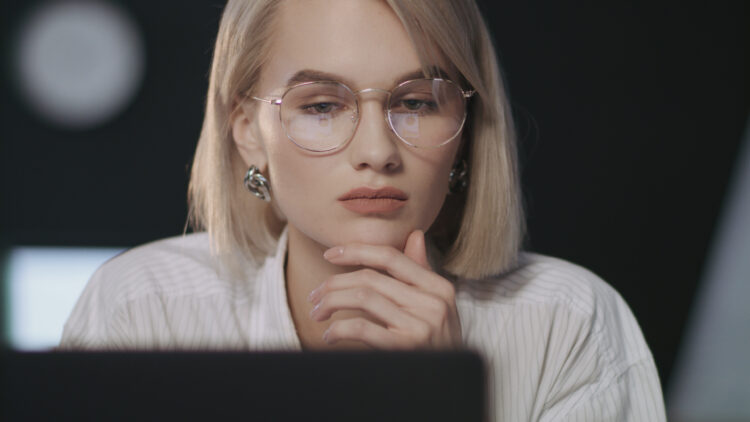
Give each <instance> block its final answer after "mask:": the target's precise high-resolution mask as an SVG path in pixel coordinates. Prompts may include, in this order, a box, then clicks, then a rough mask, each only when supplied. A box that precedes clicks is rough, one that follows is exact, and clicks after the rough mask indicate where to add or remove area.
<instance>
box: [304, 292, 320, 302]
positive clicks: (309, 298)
mask: <svg viewBox="0 0 750 422" xmlns="http://www.w3.org/2000/svg"><path fill="white" fill-rule="evenodd" d="M317 292H318V289H315V290H313V291H311V292H310V294H309V295H307V301H308V302H310V303H312V301H313V299H315V293H317Z"/></svg>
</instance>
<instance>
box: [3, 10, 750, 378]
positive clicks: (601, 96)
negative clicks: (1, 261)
mask: <svg viewBox="0 0 750 422" xmlns="http://www.w3.org/2000/svg"><path fill="white" fill-rule="evenodd" d="M37 3H38V2H35V1H28V2H3V3H2V4H1V5H0V8H1V9H0V19H1V22H2V31H3V61H2V64H3V77H2V86H1V87H0V88H1V89H2V91H1V92H2V97H1V99H0V101H1V103H0V104H1V106H2V121H1V122H0V124H1V127H2V138H1V139H2V140H1V141H0V165H1V166H2V179H0V180H1V183H2V184H1V185H0V198H2V199H1V200H0V201H2V202H1V204H2V205H1V206H0V242H1V244H0V247H10V246H11V245H61V246H62V245H101V246H133V245H136V244H139V243H143V242H147V241H150V240H153V239H157V238H160V237H165V236H173V235H177V234H179V233H181V232H182V230H183V227H184V222H185V216H186V205H185V202H186V194H185V192H186V188H187V182H188V170H189V166H190V162H191V159H192V155H193V151H194V148H195V144H196V141H197V139H198V135H199V131H200V125H201V120H202V115H203V105H204V96H205V93H206V89H207V73H208V68H209V63H210V53H211V49H212V46H213V39H214V37H215V35H216V31H217V28H218V22H219V17H220V13H221V9H222V7H223V2H220V1H217V0H210V1H209V0H206V1H184V2H182V1H181V2H175V1H172V2H161V1H159V2H154V1H150V0H132V1H127V2H124V1H123V2H119V4H120V5H121V6H122V7H124V8H125V9H126V10H127V11H129V12H130V13H131V15H132V17H133V18H134V19H135V21H136V23H137V24H138V25H139V26H140V29H141V30H142V31H143V35H142V36H143V38H144V41H145V45H146V73H145V77H144V81H143V84H142V85H141V88H140V91H139V93H138V95H137V96H136V98H135V99H134V101H133V102H132V103H131V105H130V106H129V107H128V108H127V109H126V110H125V111H124V112H123V113H122V114H121V115H119V116H118V117H116V118H115V119H113V120H111V121H109V122H108V123H106V124H104V125H102V126H100V127H96V128H93V129H87V130H85V131H74V130H67V129H61V128H59V127H56V126H53V125H50V124H48V123H46V122H45V121H44V120H41V119H40V118H38V117H37V116H36V115H35V114H34V113H32V112H31V111H29V109H28V108H26V106H25V105H24V103H23V102H22V101H21V99H20V97H19V95H18V92H17V91H15V90H14V86H13V83H12V82H11V78H10V76H9V58H8V57H9V51H10V45H11V42H12V40H13V33H14V32H13V31H14V30H15V29H16V26H15V25H16V23H17V22H18V21H19V19H20V18H21V17H23V16H24V15H25V14H26V12H27V11H28V10H30V9H31V7H32V6H33V5H35V4H37ZM481 7H482V8H483V10H484V12H485V15H486V18H487V21H488V23H489V24H490V27H491V29H492V32H493V36H494V38H495V42H496V45H497V46H498V49H499V53H500V60H501V64H502V66H503V68H504V70H505V76H506V79H507V81H508V83H509V90H510V96H511V101H512V104H513V107H514V112H515V116H516V120H517V123H518V127H519V135H520V152H521V164H522V172H523V184H524V191H525V198H526V209H527V215H528V223H529V236H528V242H527V244H528V248H529V249H531V250H534V251H538V252H541V253H546V254H550V255H555V256H559V257H562V258H566V259H569V260H571V261H574V262H576V263H579V264H581V265H583V266H586V267H588V268H590V269H591V270H593V271H594V272H596V273H597V274H599V275H600V276H602V277H603V278H604V279H605V280H607V281H608V282H609V283H610V284H612V285H613V286H614V287H615V288H616V289H617V290H618V291H619V292H620V293H621V294H622V295H623V297H624V298H625V299H626V301H627V302H628V303H629V304H630V306H631V308H632V309H633V312H634V313H635V315H636V317H637V318H638V320H639V322H640V324H641V327H642V329H643V332H644V334H645V336H646V340H647V341H648V343H649V345H650V347H651V349H652V351H653V354H654V357H655V359H656V363H657V366H658V368H659V372H660V375H661V378H662V383H663V384H664V386H665V389H666V390H668V387H669V383H668V381H669V377H670V374H671V372H672V364H673V361H674V359H675V357H676V356H677V353H678V351H679V346H680V340H681V337H682V333H683V328H684V322H685V320H686V318H687V316H688V313H689V311H690V308H691V305H692V304H693V301H694V292H695V290H696V286H697V284H698V282H699V279H700V277H701V272H702V269H703V266H704V261H705V257H706V253H707V251H708V249H709V247H710V244H711V243H710V242H711V240H712V234H713V231H714V228H715V226H716V223H717V216H718V215H719V212H720V209H721V205H722V200H723V196H724V193H725V190H726V187H727V182H728V180H729V176H730V175H731V172H732V166H733V165H734V156H735V153H736V151H737V149H738V145H739V141H740V138H741V135H742V132H743V129H744V125H745V123H746V119H747V116H748V95H747V94H748V87H747V74H748V70H747V67H746V60H747V55H748V45H747V40H748V39H750V37H748V35H750V34H748V30H747V24H748V19H747V10H746V7H747V6H745V4H744V2H741V1H737V2H721V1H720V2H711V3H709V2H706V3H705V4H702V5H698V4H691V3H680V4H678V3H677V2H674V3H673V2H638V3H636V4H625V2H589V3H585V4H576V5H575V6H573V5H571V4H566V2H557V1H539V0H537V1H517V2H490V1H483V2H481Z"/></svg>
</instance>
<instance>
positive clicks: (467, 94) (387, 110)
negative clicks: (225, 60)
mask: <svg viewBox="0 0 750 422" xmlns="http://www.w3.org/2000/svg"><path fill="white" fill-rule="evenodd" d="M421 81H426V82H430V83H432V82H434V81H438V82H440V83H447V84H448V86H452V87H455V89H456V92H459V93H460V96H461V98H462V100H463V104H462V107H463V116H462V118H461V123H460V124H459V125H458V128H457V129H456V132H455V133H454V134H453V135H452V136H450V137H449V138H448V139H446V140H445V141H443V142H441V143H439V144H438V145H432V146H422V145H416V144H414V143H412V142H409V141H408V140H406V139H404V137H402V136H401V135H399V133H398V131H397V130H396V129H395V128H394V126H393V121H392V119H391V116H392V114H391V96H392V94H393V92H395V91H397V90H399V89H401V88H403V87H404V86H405V85H408V84H413V83H417V82H421ZM313 84H334V85H338V86H340V87H343V88H344V89H345V90H346V91H348V92H349V93H350V94H351V95H352V97H353V98H354V104H355V108H356V122H355V124H354V125H353V128H352V130H351V133H350V134H349V136H348V137H347V138H346V139H345V140H343V141H342V142H341V143H339V144H338V145H335V146H332V147H330V148H326V149H322V150H320V149H312V148H307V147H305V146H304V145H300V144H299V143H298V142H297V141H296V140H295V139H294V138H293V137H292V136H291V135H290V134H289V130H288V128H287V127H286V125H285V124H284V119H283V117H282V109H281V105H282V104H283V102H284V98H285V97H286V96H287V94H289V92H291V91H292V90H294V89H295V88H298V87H303V86H309V85H313ZM368 92H379V93H383V94H386V99H385V102H384V104H385V107H384V109H383V111H384V118H385V121H386V124H387V125H388V128H389V129H390V131H391V132H392V133H393V134H394V135H395V136H396V137H397V138H398V139H399V140H400V141H401V142H403V143H405V144H406V145H408V146H410V147H412V148H419V149H434V148H439V147H442V146H444V145H446V144H448V143H450V142H451V141H453V140H454V139H456V137H458V135H459V134H460V133H461V130H463V127H464V125H465V123H466V116H467V114H468V112H467V101H468V99H469V98H471V97H472V96H473V95H474V94H475V93H476V91H475V90H464V89H462V88H461V87H460V86H459V85H458V84H456V83H455V82H453V81H451V80H449V79H442V78H420V79H410V80H407V81H403V82H401V83H399V84H398V85H396V86H395V87H394V88H393V89H391V90H387V89H381V88H364V89H360V90H359V91H354V90H352V89H351V88H349V87H348V86H347V85H346V84H344V83H342V82H339V81H310V82H301V83H298V84H294V85H292V86H289V87H287V88H286V90H285V91H284V93H283V94H281V97H278V98H260V97H256V96H252V95H247V97H248V98H252V99H253V100H256V101H262V102H265V103H268V104H271V105H276V106H279V122H280V123H281V126H282V127H283V128H284V133H285V134H286V137H287V138H288V139H289V140H290V141H291V142H292V143H293V144H294V145H295V146H297V147H299V148H301V149H303V150H305V151H308V152H312V153H329V152H332V151H336V150H338V149H340V148H342V147H343V146H344V145H346V144H348V143H349V141H351V139H352V138H353V137H354V135H355V134H356V133H357V129H358V127H359V121H360V108H359V95H360V94H364V93H368Z"/></svg>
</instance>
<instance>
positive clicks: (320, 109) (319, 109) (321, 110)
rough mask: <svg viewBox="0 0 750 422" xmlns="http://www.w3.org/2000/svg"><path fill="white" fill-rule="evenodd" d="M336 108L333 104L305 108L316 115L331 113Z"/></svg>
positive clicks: (320, 104) (313, 105) (319, 104)
mask: <svg viewBox="0 0 750 422" xmlns="http://www.w3.org/2000/svg"><path fill="white" fill-rule="evenodd" d="M334 107H335V104H333V103H316V104H310V105H307V106H305V107H304V108H305V109H306V110H308V111H314V112H315V113H330V112H331V111H332V110H333V109H334Z"/></svg>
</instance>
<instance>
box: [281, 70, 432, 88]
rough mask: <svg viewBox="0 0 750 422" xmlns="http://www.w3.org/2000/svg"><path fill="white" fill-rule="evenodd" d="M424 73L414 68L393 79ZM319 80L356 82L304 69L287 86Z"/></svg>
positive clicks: (400, 79) (406, 79)
mask: <svg viewBox="0 0 750 422" xmlns="http://www.w3.org/2000/svg"><path fill="white" fill-rule="evenodd" d="M439 74H443V75H445V72H443V71H442V70H439ZM424 77H425V76H424V73H423V72H422V70H421V69H418V70H413V71H410V72H407V73H404V74H402V75H400V76H399V77H397V78H395V79H394V80H393V82H394V85H397V84H399V83H401V82H404V81H408V80H410V79H419V78H424ZM317 81H336V82H343V83H344V84H345V85H347V86H349V87H352V86H353V85H354V83H353V82H352V81H351V80H350V79H348V78H346V77H344V76H341V75H337V74H335V73H328V72H323V71H320V70H313V69H303V70H300V71H299V72H297V73H295V74H294V75H292V76H291V77H290V78H289V79H288V80H287V81H286V86H287V87H290V86H292V85H296V84H299V83H303V82H317Z"/></svg>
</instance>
